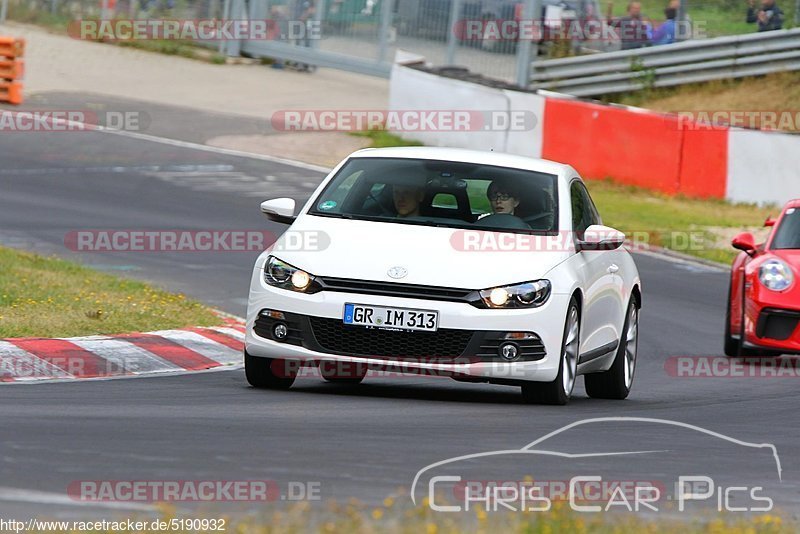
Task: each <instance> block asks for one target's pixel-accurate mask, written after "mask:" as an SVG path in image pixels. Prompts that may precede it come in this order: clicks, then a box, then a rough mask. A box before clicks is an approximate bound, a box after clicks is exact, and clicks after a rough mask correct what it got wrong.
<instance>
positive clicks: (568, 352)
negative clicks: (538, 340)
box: [522, 297, 581, 406]
mask: <svg viewBox="0 0 800 534" xmlns="http://www.w3.org/2000/svg"><path fill="white" fill-rule="evenodd" d="M580 340H581V315H580V312H579V310H578V302H577V301H576V300H575V297H573V298H572V300H570V301H569V306H568V307H567V317H566V319H565V321H564V337H563V338H562V342H561V356H560V361H559V364H558V374H557V375H556V378H555V380H553V381H552V382H544V383H543V382H530V383H527V384H523V385H522V398H523V399H525V402H528V403H531V404H551V405H557V406H563V405H565V404H567V403H568V402H569V399H570V397H571V396H572V391H573V390H574V389H575V382H576V380H577V372H578V355H579V354H580Z"/></svg>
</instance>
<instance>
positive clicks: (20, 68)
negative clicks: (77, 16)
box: [0, 59, 25, 80]
mask: <svg viewBox="0 0 800 534" xmlns="http://www.w3.org/2000/svg"><path fill="white" fill-rule="evenodd" d="M24 74H25V62H23V61H22V60H21V59H16V60H14V59H0V78H2V79H4V80H19V79H21V78H22V77H23V76H24Z"/></svg>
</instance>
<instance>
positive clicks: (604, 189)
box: [587, 180, 780, 263]
mask: <svg viewBox="0 0 800 534" xmlns="http://www.w3.org/2000/svg"><path fill="white" fill-rule="evenodd" d="M587 186H588V188H589V191H590V192H591V195H592V198H593V199H594V201H595V204H597V209H598V210H599V211H600V215H601V216H602V218H603V222H604V223H605V224H607V225H608V226H613V227H614V228H617V229H618V230H621V231H623V232H625V233H626V234H628V236H629V237H638V241H639V242H645V243H648V244H650V245H658V246H663V247H666V248H670V249H672V250H676V251H679V252H683V253H686V254H691V255H694V256H698V257H700V258H704V259H708V260H712V261H717V262H721V263H729V262H730V261H731V260H732V259H733V257H734V256H735V254H736V252H737V251H736V250H734V249H733V248H732V247H731V246H730V238H731V237H732V236H733V235H734V234H736V233H738V232H740V231H745V230H747V231H755V232H758V231H763V230H762V229H763V223H764V220H765V219H766V218H767V217H768V216H769V215H772V216H775V215H777V214H778V212H779V211H780V210H779V208H763V207H758V206H754V205H749V204H731V203H730V202H726V201H724V200H700V199H690V198H685V197H682V196H674V197H670V196H667V195H663V194H659V193H655V192H653V191H647V190H645V189H640V188H636V187H631V186H625V185H619V184H615V183H613V182H612V181H610V180H591V181H588V182H587ZM634 233H635V234H634Z"/></svg>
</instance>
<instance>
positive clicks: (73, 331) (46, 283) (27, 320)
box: [0, 247, 221, 338]
mask: <svg viewBox="0 0 800 534" xmlns="http://www.w3.org/2000/svg"><path fill="white" fill-rule="evenodd" d="M220 323H221V320H220V318H219V317H217V316H216V315H215V314H214V313H213V312H212V311H211V310H210V309H208V308H207V307H205V306H203V305H202V304H200V303H198V302H195V301H193V300H190V299H187V298H186V297H184V296H183V295H176V294H173V293H168V292H166V291H162V290H160V289H157V288H155V287H153V286H151V285H149V284H146V283H144V282H138V281H134V280H128V279H123V278H118V277H115V276H112V275H110V274H105V273H101V272H98V271H95V270H92V269H89V268H87V267H83V266H81V265H78V264H76V263H71V262H68V261H64V260H60V259H57V258H52V257H42V256H39V255H36V254H31V253H29V252H21V251H18V250H14V249H9V248H3V247H0V338H8V337H26V336H36V337H71V336H81V335H92V334H118V333H123V332H145V331H152V330H162V329H169V328H181V327H186V326H211V325H217V324H220Z"/></svg>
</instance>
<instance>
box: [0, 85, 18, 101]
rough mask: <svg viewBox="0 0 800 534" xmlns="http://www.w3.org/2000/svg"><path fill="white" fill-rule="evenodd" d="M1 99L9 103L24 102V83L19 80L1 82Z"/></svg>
mask: <svg viewBox="0 0 800 534" xmlns="http://www.w3.org/2000/svg"><path fill="white" fill-rule="evenodd" d="M0 101H2V102H8V103H9V104H22V84H21V83H19V82H0Z"/></svg>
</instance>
